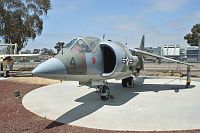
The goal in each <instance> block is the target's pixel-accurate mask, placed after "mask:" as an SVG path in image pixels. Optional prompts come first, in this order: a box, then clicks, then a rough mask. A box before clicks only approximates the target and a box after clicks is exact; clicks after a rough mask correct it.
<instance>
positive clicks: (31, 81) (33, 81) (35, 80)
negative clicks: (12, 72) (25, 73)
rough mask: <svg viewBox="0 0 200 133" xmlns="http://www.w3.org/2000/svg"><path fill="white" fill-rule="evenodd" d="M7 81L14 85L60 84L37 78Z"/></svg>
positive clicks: (12, 78) (18, 78)
mask: <svg viewBox="0 0 200 133" xmlns="http://www.w3.org/2000/svg"><path fill="white" fill-rule="evenodd" d="M8 81H12V82H16V83H24V84H39V85H47V84H56V83H60V81H59V80H53V79H45V78H39V77H11V78H9V79H8Z"/></svg>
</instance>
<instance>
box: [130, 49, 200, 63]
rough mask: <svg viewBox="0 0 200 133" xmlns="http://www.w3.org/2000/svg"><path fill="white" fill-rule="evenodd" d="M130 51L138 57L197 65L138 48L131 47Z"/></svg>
mask: <svg viewBox="0 0 200 133" xmlns="http://www.w3.org/2000/svg"><path fill="white" fill-rule="evenodd" d="M131 53H132V54H133V55H136V56H139V57H144V58H150V59H153V60H155V61H158V62H161V60H163V61H165V62H174V63H179V64H184V65H188V66H194V67H197V66H195V65H192V64H190V63H186V62H182V61H178V60H174V59H170V58H167V57H164V56H160V55H156V54H152V53H149V52H146V51H142V50H139V49H131Z"/></svg>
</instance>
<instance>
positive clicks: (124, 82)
mask: <svg viewBox="0 0 200 133" xmlns="http://www.w3.org/2000/svg"><path fill="white" fill-rule="evenodd" d="M122 86H123V87H127V78H125V79H122Z"/></svg>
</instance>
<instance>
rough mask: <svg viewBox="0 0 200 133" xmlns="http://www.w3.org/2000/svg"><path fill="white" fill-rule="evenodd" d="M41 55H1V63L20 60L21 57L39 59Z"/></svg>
mask: <svg viewBox="0 0 200 133" xmlns="http://www.w3.org/2000/svg"><path fill="white" fill-rule="evenodd" d="M39 56H40V54H7V55H0V62H2V61H4V60H7V59H10V58H20V57H39Z"/></svg>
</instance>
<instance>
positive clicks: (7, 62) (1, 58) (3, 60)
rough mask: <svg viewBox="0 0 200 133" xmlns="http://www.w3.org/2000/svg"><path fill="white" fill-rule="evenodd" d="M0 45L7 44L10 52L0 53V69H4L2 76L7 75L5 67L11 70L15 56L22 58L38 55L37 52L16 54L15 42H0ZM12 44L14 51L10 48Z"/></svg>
mask: <svg viewBox="0 0 200 133" xmlns="http://www.w3.org/2000/svg"><path fill="white" fill-rule="evenodd" d="M0 46H1V47H4V46H9V47H11V48H10V51H11V52H10V53H9V54H0V65H1V66H0V68H1V70H0V71H4V76H7V73H6V71H7V70H6V69H7V68H8V69H9V70H12V66H13V63H14V60H15V59H16V58H22V57H38V56H39V54H17V43H15V44H0ZM12 46H14V51H13V49H12Z"/></svg>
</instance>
